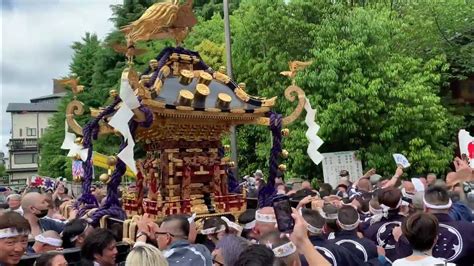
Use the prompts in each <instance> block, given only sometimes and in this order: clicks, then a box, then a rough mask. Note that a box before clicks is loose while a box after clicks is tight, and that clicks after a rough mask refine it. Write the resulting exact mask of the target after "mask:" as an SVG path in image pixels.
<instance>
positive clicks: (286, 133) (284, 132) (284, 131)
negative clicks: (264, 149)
mask: <svg viewBox="0 0 474 266" xmlns="http://www.w3.org/2000/svg"><path fill="white" fill-rule="evenodd" d="M281 134H282V135H283V137H288V136H289V135H290V130H289V129H288V128H284V129H282V130H281Z"/></svg>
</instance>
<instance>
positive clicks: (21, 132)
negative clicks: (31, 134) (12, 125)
mask: <svg viewBox="0 0 474 266" xmlns="http://www.w3.org/2000/svg"><path fill="white" fill-rule="evenodd" d="M20 137H23V129H22V128H20Z"/></svg>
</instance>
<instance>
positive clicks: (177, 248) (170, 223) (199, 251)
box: [154, 215, 212, 266]
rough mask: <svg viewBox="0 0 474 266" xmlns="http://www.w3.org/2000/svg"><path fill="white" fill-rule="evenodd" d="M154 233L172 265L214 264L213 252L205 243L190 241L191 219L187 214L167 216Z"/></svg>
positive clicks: (207, 265) (208, 265)
mask: <svg viewBox="0 0 474 266" xmlns="http://www.w3.org/2000/svg"><path fill="white" fill-rule="evenodd" d="M154 233H155V235H156V242H157V243H158V247H159V248H160V250H162V251H163V255H164V256H165V257H166V259H167V260H168V263H169V265H170V266H174V265H180V266H187V265H189V266H191V265H206V266H210V265H212V258H211V253H210V252H209V250H208V249H207V248H206V247H205V246H204V245H201V244H191V243H189V241H188V235H189V221H188V219H187V218H186V217H185V216H183V215H172V216H168V217H166V218H165V219H164V220H163V222H162V223H161V225H160V228H159V229H158V230H157V231H156V232H154Z"/></svg>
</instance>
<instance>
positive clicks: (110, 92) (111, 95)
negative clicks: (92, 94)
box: [109, 90, 118, 98]
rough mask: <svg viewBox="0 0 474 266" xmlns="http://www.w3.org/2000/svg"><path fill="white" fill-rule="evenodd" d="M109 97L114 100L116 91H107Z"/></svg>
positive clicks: (116, 94)
mask: <svg viewBox="0 0 474 266" xmlns="http://www.w3.org/2000/svg"><path fill="white" fill-rule="evenodd" d="M109 96H110V97H112V98H115V97H117V96H118V91H117V90H110V91H109Z"/></svg>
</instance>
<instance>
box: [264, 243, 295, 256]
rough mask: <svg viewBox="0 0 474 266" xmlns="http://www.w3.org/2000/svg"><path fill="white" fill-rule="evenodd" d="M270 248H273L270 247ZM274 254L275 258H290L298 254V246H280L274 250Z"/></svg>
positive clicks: (290, 244) (289, 244)
mask: <svg viewBox="0 0 474 266" xmlns="http://www.w3.org/2000/svg"><path fill="white" fill-rule="evenodd" d="M269 248H272V246H271V245H270V246H269ZM272 251H273V253H274V254H275V257H277V258H283V257H287V256H290V255H291V254H293V253H295V252H296V246H295V244H293V242H291V241H290V242H288V243H286V244H283V245H281V246H278V247H276V248H272Z"/></svg>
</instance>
